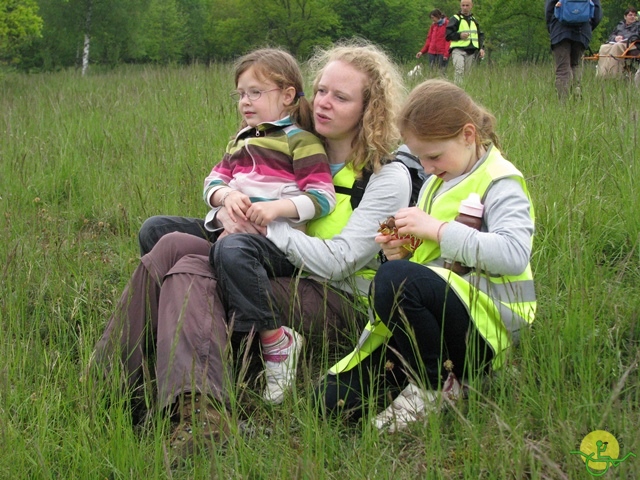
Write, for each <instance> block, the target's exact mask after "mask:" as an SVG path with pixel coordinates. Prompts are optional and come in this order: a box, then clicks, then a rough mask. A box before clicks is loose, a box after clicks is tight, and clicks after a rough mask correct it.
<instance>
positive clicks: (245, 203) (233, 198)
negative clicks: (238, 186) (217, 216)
mask: <svg viewBox="0 0 640 480" xmlns="http://www.w3.org/2000/svg"><path fill="white" fill-rule="evenodd" d="M223 199H224V201H223V202H222V206H223V207H224V208H225V210H226V211H227V213H228V214H229V218H230V219H231V220H232V221H234V222H237V221H239V220H244V221H246V220H247V217H246V215H245V212H246V211H247V210H248V209H249V207H251V200H250V199H249V197H248V196H247V195H245V194H244V193H242V192H239V191H238V190H231V191H230V192H227V193H226V194H225V196H224V197H223ZM225 229H226V226H225Z"/></svg>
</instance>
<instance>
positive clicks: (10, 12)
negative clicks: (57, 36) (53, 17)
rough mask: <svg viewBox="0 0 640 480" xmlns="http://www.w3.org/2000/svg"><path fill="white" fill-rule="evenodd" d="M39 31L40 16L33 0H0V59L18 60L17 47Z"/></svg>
mask: <svg viewBox="0 0 640 480" xmlns="http://www.w3.org/2000/svg"><path fill="white" fill-rule="evenodd" d="M41 31H42V18H40V16H39V15H38V5H37V4H36V3H35V1H34V0H0V61H9V62H14V63H15V62H18V61H19V58H18V57H16V52H17V51H18V49H19V48H20V47H21V46H22V45H24V44H26V43H28V42H30V41H31V40H32V39H34V38H36V37H39V36H40V35H41Z"/></svg>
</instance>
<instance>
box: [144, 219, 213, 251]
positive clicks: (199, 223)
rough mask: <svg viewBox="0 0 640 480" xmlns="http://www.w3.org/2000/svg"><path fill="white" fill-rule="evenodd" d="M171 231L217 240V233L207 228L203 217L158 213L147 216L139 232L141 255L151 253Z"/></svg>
mask: <svg viewBox="0 0 640 480" xmlns="http://www.w3.org/2000/svg"><path fill="white" fill-rule="evenodd" d="M171 232H181V233H188V234H190V235H195V236H196V237H199V238H204V239H205V240H209V241H211V242H213V241H215V238H216V236H217V234H216V233H213V232H208V231H207V230H205V228H204V220H203V219H201V218H189V217H173V216H168V215H157V216H154V217H149V218H147V219H146V220H145V221H144V223H143V224H142V227H140V231H139V232H138V244H139V245H140V255H141V256H144V255H146V254H147V253H149V252H150V251H151V250H152V249H153V247H154V245H155V244H156V243H158V240H160V239H161V238H162V237H163V236H164V235H166V234H167V233H171Z"/></svg>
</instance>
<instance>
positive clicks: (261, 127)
mask: <svg viewBox="0 0 640 480" xmlns="http://www.w3.org/2000/svg"><path fill="white" fill-rule="evenodd" d="M290 125H293V120H291V117H290V116H289V115H287V116H286V117H283V118H281V119H279V120H276V121H275V122H262V123H259V124H258V125H256V126H255V127H244V128H243V129H242V130H240V131H239V132H238V133H237V134H236V140H238V139H240V138H244V137H247V136H249V135H251V136H257V135H256V134H259V133H262V132H266V131H267V130H271V129H272V128H284V127H288V126H290Z"/></svg>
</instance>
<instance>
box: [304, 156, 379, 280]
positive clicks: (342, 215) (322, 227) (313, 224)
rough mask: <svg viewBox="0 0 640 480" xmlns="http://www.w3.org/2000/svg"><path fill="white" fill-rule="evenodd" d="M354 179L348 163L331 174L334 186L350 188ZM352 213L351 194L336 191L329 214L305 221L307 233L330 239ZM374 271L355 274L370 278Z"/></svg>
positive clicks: (360, 271)
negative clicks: (333, 206)
mask: <svg viewBox="0 0 640 480" xmlns="http://www.w3.org/2000/svg"><path fill="white" fill-rule="evenodd" d="M355 180H356V173H355V171H354V170H353V168H352V166H351V165H350V164H348V165H345V166H344V167H343V168H342V169H340V171H339V172H338V173H336V174H335V175H334V176H333V184H334V185H335V186H340V187H345V188H351V187H353V182H355ZM352 213H353V209H352V208H351V195H347V194H344V193H338V192H336V207H335V209H334V210H333V212H331V213H330V214H329V215H326V216H324V217H320V218H317V219H315V220H311V221H310V222H308V223H307V235H309V236H311V237H318V238H323V239H326V240H328V239H331V238H333V237H334V236H335V235H338V234H339V233H340V232H341V231H342V229H343V228H344V227H345V226H346V225H347V223H348V222H349V218H350V217H351V214H352ZM375 274H376V271H375V270H372V269H370V268H362V269H360V270H358V271H357V272H356V273H355V275H357V276H359V277H362V278H365V279H367V280H372V279H373V277H374V276H375Z"/></svg>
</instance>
